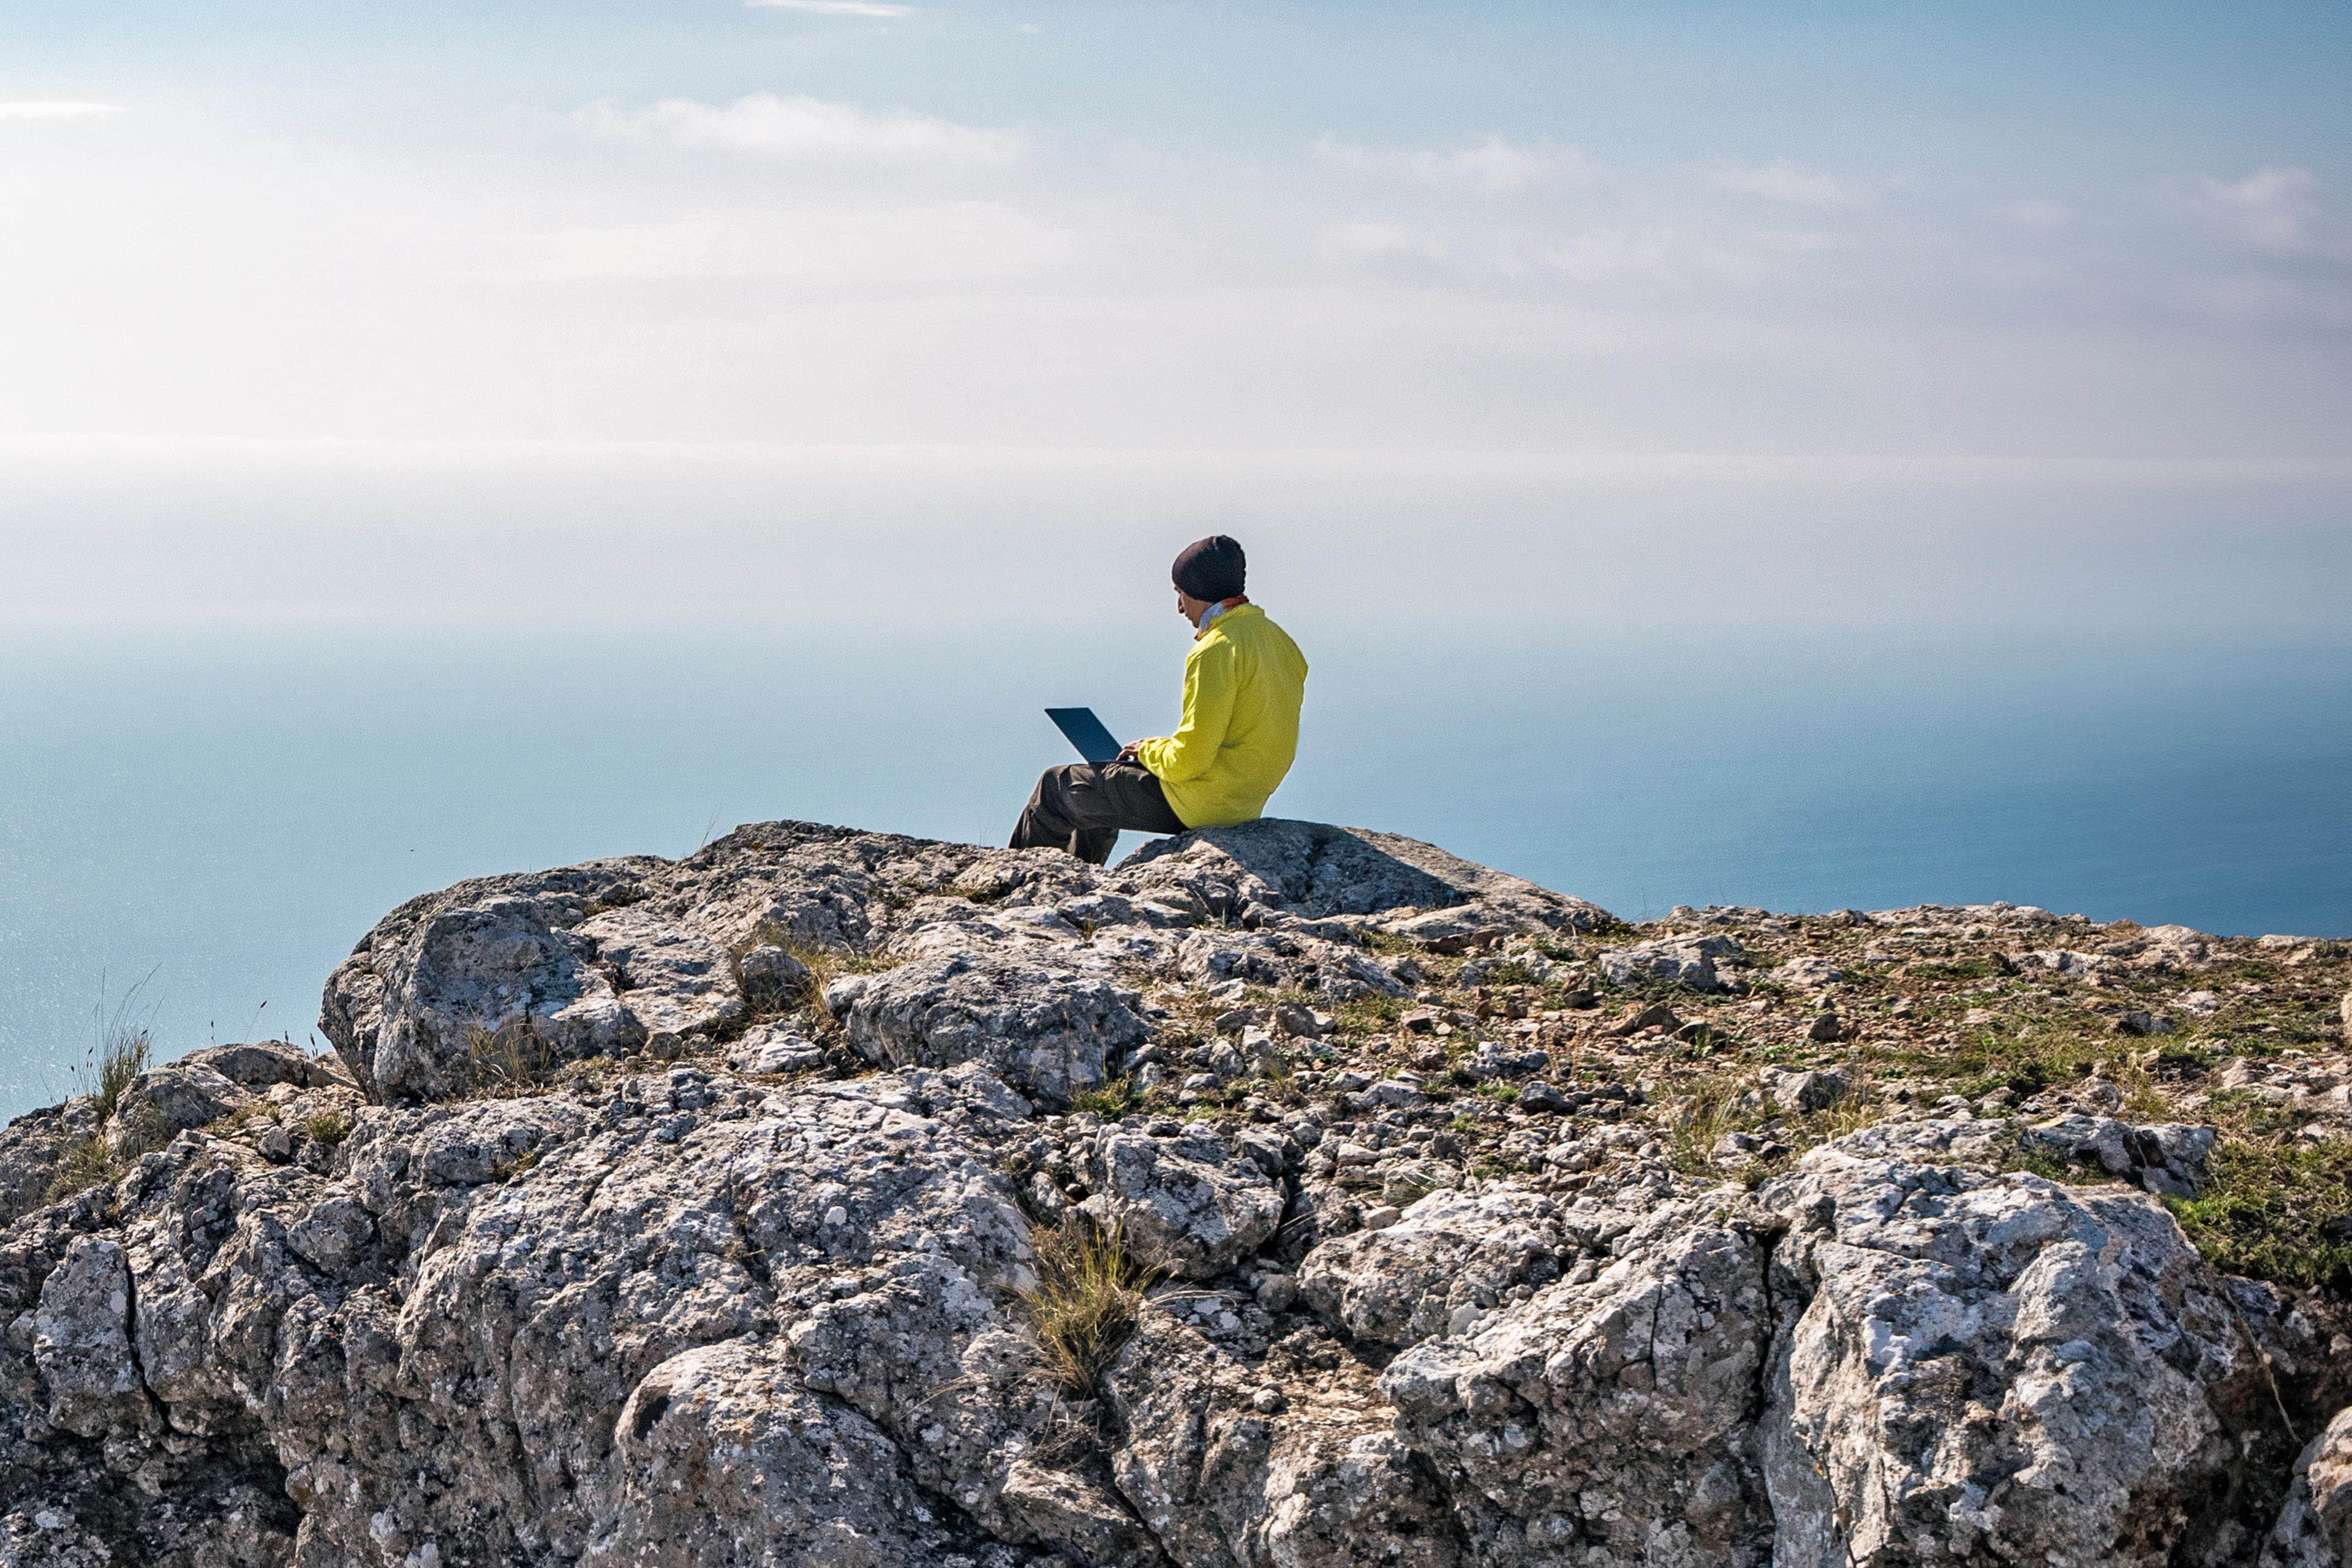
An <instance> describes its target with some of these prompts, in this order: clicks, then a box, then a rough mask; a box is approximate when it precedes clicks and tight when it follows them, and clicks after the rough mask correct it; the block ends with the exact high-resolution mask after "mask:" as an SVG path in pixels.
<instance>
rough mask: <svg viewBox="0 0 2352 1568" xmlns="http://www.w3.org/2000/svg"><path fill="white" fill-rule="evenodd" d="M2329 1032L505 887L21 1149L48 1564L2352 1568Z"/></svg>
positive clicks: (1841, 944)
mask: <svg viewBox="0 0 2352 1568" xmlns="http://www.w3.org/2000/svg"><path fill="white" fill-rule="evenodd" d="M2347 972H2352V955H2347V950H2346V948H2345V947H2344V946H2343V945H2342V944H2335V943H2326V942H2297V941H2291V940H2288V939H2281V938H2263V939H2261V940H2260V941H2259V942H2254V941H2242V940H2241V941H2223V940H2221V939H2218V938H2213V937H2209V936H2204V935H2201V934H2200V933H2197V932H2193V931H2184V930H2181V929H2179V928H2158V929H2156V930H2142V929H2140V928H2138V927H2136V926H2130V925H2129V924H2128V923H2127V922H2126V923H2123V924H2117V925H2111V926H2096V925H2093V924H2092V923H2091V922H2089V921H2084V920H2081V919H2080V918H2076V917H2066V918H2061V917H2054V916H2052V915H2050V914H2049V913H2047V912H2046V911H2042V910H2030V909H2019V908H2015V907H2011V906H2006V905H1995V906H1990V907H1973V908H1967V909H1935V908H1929V909H1916V910H1898V911H1891V912H1883V913H1878V914H1862V913H1859V912H1852V911H1849V912H1846V913H1843V914H1838V915H1833V916H1829V917H1809V918H1804V919H1797V918H1790V917H1776V916H1772V915H1769V914H1767V913H1766V912H1764V911H1762V910H1721V909H1710V910H1677V911H1675V915H1674V916H1673V917H1671V918H1670V919H1668V920H1666V921H1660V922H1655V923H1654V924H1651V925H1648V926H1644V927H1641V928H1633V927H1628V926H1624V925H1622V924H1621V923H1620V922H1618V921H1614V920H1613V919H1612V918H1611V917H1610V916H1609V915H1608V914H1606V913H1605V912H1604V911H1602V910H1599V909H1596V908H1594V907H1593V906H1592V905H1591V904H1588V903H1585V902H1582V901H1581V900H1576V899H1573V898H1566V897H1562V896H1559V895H1557V894H1554V893H1551V892H1549V891H1546V890H1544V889H1539V888H1537V887H1534V886H1532V885H1531V884H1528V883H1527V882H1524V881H1521V880H1519V879H1515V878H1511V877H1508V876H1505V875H1502V874H1500V873H1498V872H1495V871H1492V870H1488V869H1486V868H1482V867H1478V866H1475V865H1471V864H1469V863H1467V862H1465V861H1463V860H1460V859H1458V858H1454V857H1452V856H1450V855H1447V854H1445V853H1444V852H1443V851H1440V850H1437V849H1434V848H1432V847H1429V846H1426V845H1422V844H1417V843H1414V842H1412V841H1410V840H1406V839H1402V838H1396V837H1389V836H1386V835H1381V834H1376V833H1366V832H1359V831H1353V830H1343V829H1339V828H1332V827H1325V826H1317V825H1312V824H1305V823H1291V822H1265V823H1257V824H1253V825H1250V826H1246V827H1242V828H1234V829H1219V830H1214V831H1210V832H1204V833H1199V834H1192V835H1187V836H1184V837H1179V838H1175V839H1170V840H1164V841H1160V842H1155V843H1153V844H1150V845H1148V846H1147V847H1145V848H1144V849H1143V850H1142V851H1140V852H1139V853H1138V854H1137V855H1136V856H1134V857H1133V858H1130V859H1129V860H1128V861H1126V862H1124V863H1123V864H1121V865H1120V866H1118V867H1117V868H1112V869H1108V870H1101V871H1097V870H1095V869H1093V868H1088V867H1086V866H1083V865H1080V864H1078V863H1076V862H1075V861H1073V860H1071V859H1069V858H1066V857H1064V856H1061V855H1058V854H1055V853H1053V852H1047V851H1031V852H1019V853H1016V852H1013V851H1006V850H987V849H980V848H974V847H967V846H959V845H947V844H933V843H925V842H919V841H915V840H910V839H906V838H899V837H888V836H884V835H877V834H866V833H856V832H849V831H844V830H840V829H835V828H827V827H818V826H810V825H806V824H799V823H773V824H765V825H761V826H753V827H747V828H743V829H740V830H739V831H738V832H736V833H734V834H733V835H730V837H727V838H724V839H721V840H719V841H718V842H716V843H714V844H712V845H710V846H709V847H706V848H705V849H703V850H701V851H700V852H698V853H697V854H696V855H694V856H692V857H690V858H687V859H684V860H680V861H675V862H670V861H663V860H658V859H654V858H625V859H616V860H606V861H599V862H594V863H592V864H589V865H585V866H576V867H571V868H564V869H562V870H557V871H551V872H543V873H536V874H530V875H516V876H505V877H494V878H488V879H481V880H478V881H472V882H467V883H462V884H460V885H458V886H457V887H455V888H452V889H447V890H446V891H445V892H442V893H438V894H435V895H431V896H429V897H425V898H421V899H417V900H413V901H411V902H410V903H408V904H406V905H404V906H403V907H402V908H400V909H399V910H394V911H393V912H392V913H391V914H390V915H388V916H387V917H385V919H384V920H383V921H382V922H381V923H380V924H379V925H378V926H377V927H376V928H375V930H374V931H371V932H370V933H369V934H368V935H367V937H366V938H365V939H364V940H363V941H362V942H361V943H360V945H359V947H358V948H357V950H356V951H355V952H353V953H352V957H351V958H350V959H349V960H348V961H347V962H346V963H343V964H342V965H341V967H340V968H339V969H338V970H337V971H336V972H335V973H334V975H333V976H332V978H331V980H330V981H329V983H328V984H327V988H326V995H325V999H324V1003H323V1008H322V1013H323V1017H322V1026H323V1028H324V1030H325V1032H326V1034H327V1035H328V1037H330V1038H331V1041H332V1043H333V1045H334V1047H335V1051H336V1057H335V1058H310V1057H307V1056H305V1055H304V1054H302V1053H301V1052H299V1050H296V1049H293V1048H291V1047H287V1046H284V1045H282V1044H281V1045H278V1046H268V1045H254V1046H236V1047H222V1048H219V1049H215V1050H208V1051H203V1052H199V1053H197V1054H196V1055H194V1056H193V1057H190V1058H185V1059H184V1060H182V1061H180V1062H177V1063H174V1064H172V1065H170V1066H167V1067H163V1068H156V1069H154V1070H152V1071H149V1072H146V1073H144V1074H143V1075H142V1076H140V1077H138V1078H137V1079H133V1080H132V1081H131V1082H130V1083H129V1084H127V1085H118V1086H116V1087H115V1089H114V1091H113V1092H110V1094H109V1095H107V1096H106V1097H105V1098H103V1099H95V1098H85V1099H81V1100H74V1101H70V1102H68V1104H66V1105H64V1106H60V1107H57V1108H54V1109H52V1110H45V1111H40V1112H36V1113H34V1114H33V1115H30V1116H27V1117H25V1118H22V1119H20V1120H19V1121H17V1122H16V1123H15V1124H13V1125H12V1126H11V1127H9V1128H8V1129H7V1131H5V1134H0V1227H5V1228H0V1322H5V1324H6V1333H5V1342H0V1563H8V1564H26V1565H30V1564H42V1565H53V1568H66V1565H68V1564H72V1565H76V1568H79V1565H85V1564H96V1563H152V1564H173V1565H182V1564H184V1565H188V1568H195V1565H205V1568H211V1565H214V1564H230V1563H236V1564H281V1563H299V1564H303V1565H305V1568H324V1565H327V1564H342V1563H370V1564H386V1565H401V1568H434V1565H436V1564H439V1565H449V1568H455V1565H458V1564H493V1563H495V1564H531V1565H541V1564H575V1563H576V1564H594V1565H598V1568H619V1565H621V1564H645V1565H652V1564H665V1565H667V1564H694V1565H701V1564H708V1565H710V1568H719V1565H720V1564H746V1565H748V1564H755V1563H756V1564H778V1565H781V1564H799V1563H812V1564H814V1563H823V1564H826V1565H827V1568H881V1565H886V1564H892V1565H895V1564H940V1565H943V1568H948V1565H960V1568H982V1565H985V1568H1016V1565H1043V1564H1048V1563H1058V1564H1112V1563H1116V1564H1118V1568H1146V1565H1162V1564H1177V1565H1181V1568H1309V1565H1312V1568H1322V1565H1326V1564H1329V1565H1337V1564H1365V1565H1370V1564H1382V1565H1425V1568H1457V1565H1459V1568H1468V1565H1472V1564H1478V1565H1496V1568H1502V1565H1517V1564H1538V1563H1543V1564H1551V1563H1559V1564H1591V1565H1595V1568H1598V1565H1603V1564H1632V1563H1645V1564H1661V1565H1663V1564H1676V1565H1681V1564H1687V1565H1690V1568H1698V1565H1702V1564H1706V1565H1717V1564H1763V1563H1773V1564H1778V1565H1780V1568H1829V1565H1832V1564H1834V1565H1837V1568H1860V1565H1867V1568H1894V1565H1896V1564H1912V1563H1921V1564H1925V1563H2034V1564H2048V1565H2051V1568H2068V1565H2073V1568H2091V1565H2094V1564H2129V1565H2150V1568H2152V1565H2156V1564H2167V1565H2172V1568H2188V1565H2191V1564H2225V1563H2247V1564H2251V1563H2268V1564H2272V1565H2273V1568H2318V1565H2321V1564H2345V1563H2352V1412H2347V1411H2346V1410H2345V1406H2346V1405H2347V1401H2352V1340H2347V1337H2346V1336H2345V1332H2344V1314H2343V1312H2342V1310H2341V1307H2340V1303H2341V1302H2342V1300H2343V1299H2344V1294H2345V1289H2346V1286H2347V1265H2352V1156H2347V1151H2352V1108H2347V1100H2346V1097H2347V1089H2346V1085H2347V1081H2352V1071H2348V1070H2347V1069H2348V1068H2352V1064H2347V1058H2346V1055H2345V1043H2344V1039H2343V1033H2342V1032H2343V1030H2344V1028H2345V1027H2346V1026H2347V1022H2352V1018H2347V1017H2343V1016H2339V1015H2338V1011H2337V1009H2338V1005H2339V1003H2338V998H2339V997H2341V996H2343V994H2344V993H2345V992H2346V991H2347V986H2352V977H2348V976H2347ZM2342 1005H2343V1006H2344V1007H2345V1008H2347V1010H2352V998H2347V999H2346V1000H2345V1001H2344V1002H2343V1003H2342Z"/></svg>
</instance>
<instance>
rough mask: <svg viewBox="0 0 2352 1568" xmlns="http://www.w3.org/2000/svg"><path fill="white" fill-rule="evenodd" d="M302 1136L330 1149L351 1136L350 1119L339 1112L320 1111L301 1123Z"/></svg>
mask: <svg viewBox="0 0 2352 1568" xmlns="http://www.w3.org/2000/svg"><path fill="white" fill-rule="evenodd" d="M302 1132H303V1135H304V1136H305V1137H307V1138H309V1139H310V1141H311V1142H314V1143H323V1144H325V1145H326V1146H327V1147H328V1148H330V1149H331V1148H333V1147H334V1146H335V1145H336V1144H338V1143H340V1142H342V1141H343V1140H344V1139H346V1138H348V1137H350V1136H351V1135H352V1119H351V1116H350V1115H349V1113H347V1112H345V1111H341V1110H322V1111H320V1113H319V1114H318V1115H316V1116H313V1117H311V1118H310V1120H309V1121H305V1122H304V1123H302Z"/></svg>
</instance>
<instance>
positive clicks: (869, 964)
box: [727, 921, 898, 1029]
mask: <svg viewBox="0 0 2352 1568" xmlns="http://www.w3.org/2000/svg"><path fill="white" fill-rule="evenodd" d="M758 947H777V948H782V949H783V951H784V952H788V953H790V954H792V956H793V958H794V959H796V960H798V961H799V963H800V965H801V967H802V968H803V969H805V970H807V971H808V979H807V980H806V981H804V982H803V983H802V984H801V986H800V987H799V989H798V990H796V991H793V992H789V993H785V994H769V993H768V992H767V991H766V989H765V988H761V987H755V986H751V985H747V984H745V983H744V977H743V968H742V965H743V956H744V954H746V953H748V952H751V950H752V949H753V948H758ZM897 963H898V961H897V960H896V959H894V958H891V957H889V956H888V955H887V954H884V953H879V952H835V950H834V949H832V948H829V947H812V946H810V945H809V944H807V943H805V942H800V941H797V940H796V939H794V938H793V935H792V934H791V933H790V932H788V931H785V930H784V929H783V928H782V926H779V925H776V924H774V923H773V922H772V921H761V923H760V924H759V926H758V927H757V928H755V929H754V930H753V931H752V932H751V935H750V936H749V937H747V938H745V939H744V940H743V941H741V942H738V943H736V944H735V948H734V950H733V951H732V952H730V953H729V955H728V959H727V965H728V974H729V977H730V979H732V980H733V981H734V982H735V988H736V990H738V991H739V992H740V993H741V994H742V995H743V999H744V1001H745V1002H746V1003H747V1004H749V1005H750V1006H751V1009H752V1011H753V1012H754V1013H756V1014H757V1015H759V1016H761V1017H771V1018H773V1017H784V1016H789V1015H791V1014H793V1013H799V1014H801V1015H802V1016H803V1019H804V1021H805V1022H806V1023H807V1025H808V1026H809V1027H811V1028H813V1029H821V1028H823V1027H824V1026H826V1025H827V1024H830V1023H831V1022H832V1021H833V1016H832V1015H831V1014H829V1013H827V1012H826V1011H825V1007H824V988H825V987H826V986H828V985H830V984H833V983H834V982H835V980H837V979H839V978H840V977H841V976H843V975H845V974H875V973H880V972H881V971H883V970H886V969H890V968H893V967H895V966H896V965H897Z"/></svg>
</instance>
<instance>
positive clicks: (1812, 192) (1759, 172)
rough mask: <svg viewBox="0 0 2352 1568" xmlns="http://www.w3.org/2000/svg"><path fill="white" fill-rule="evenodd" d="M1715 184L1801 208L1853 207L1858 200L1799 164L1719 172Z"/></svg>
mask: <svg viewBox="0 0 2352 1568" xmlns="http://www.w3.org/2000/svg"><path fill="white" fill-rule="evenodd" d="M1714 181H1715V184H1717V185H1719V186H1721V187H1722V188H1723V189H1725V190H1727V191H1737V192H1738V193H1739V194H1740V195H1748V196H1761V197H1763V198H1764V199H1765V200H1766V201H1772V202H1786V203H1788V204H1789V205H1790V206H1800V207H1843V206H1852V205H1853V204H1854V203H1855V202H1856V201H1858V200H1860V199H1861V193H1859V192H1856V191H1854V190H1853V189H1851V188H1850V187H1848V186H1846V185H1843V184H1839V183H1838V182H1837V181H1836V180H1833V179H1832V178H1831V177H1830V176H1829V175H1827V174H1822V172H1821V171H1820V170H1819V169H1808V168H1806V167H1804V166H1803V165H1802V164H1799V163H1785V162H1784V163H1769V164H1766V165H1765V166H1763V167H1762V168H1754V169H1750V168H1740V167H1733V168H1728V169H1718V170H1717V171H1716V173H1715V175H1714Z"/></svg>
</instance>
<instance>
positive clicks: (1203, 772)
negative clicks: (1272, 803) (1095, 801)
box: [1136, 605, 1307, 827]
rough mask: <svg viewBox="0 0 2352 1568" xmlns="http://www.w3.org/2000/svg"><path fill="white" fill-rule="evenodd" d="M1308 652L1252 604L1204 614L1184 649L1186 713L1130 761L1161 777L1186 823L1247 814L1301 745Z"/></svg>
mask: <svg viewBox="0 0 2352 1568" xmlns="http://www.w3.org/2000/svg"><path fill="white" fill-rule="evenodd" d="M1306 695H1307V659H1306V657H1305V656H1304V655H1303V654H1301V653H1300V652H1299V651H1298V645H1297V643H1295V642H1292V641H1291V640H1290V637H1289V635H1288V634H1287V633H1286V632H1285V631H1284V630H1283V629H1282V628H1281V627H1280V626H1276V625H1275V624H1274V623H1273V622H1272V621H1269V620H1267V619H1266V618H1265V611H1264V610H1261V609H1259V608H1258V607H1257V606H1256V605H1235V606H1234V608H1232V609H1230V610H1227V611H1226V612H1225V613H1224V614H1223V615H1221V616H1218V617H1217V618H1216V619H1215V620H1213V621H1211V622H1210V623H1209V629H1208V630H1207V631H1205V632H1202V633H1199V634H1198V635H1197V636H1195V637H1194V638H1193V640H1192V652H1191V653H1190V654H1188V655H1186V656H1185V658H1184V721H1183V722H1182V723H1181V724H1179V725H1178V726H1177V727H1176V732H1175V733H1174V734H1173V735H1167V736H1163V737H1161V738H1160V739H1158V740H1152V741H1145V742H1140V743H1139V744H1138V745H1137V747H1136V760H1137V761H1139V762H1140V763H1142V764H1143V765H1144V766H1145V767H1147V768H1149V769H1150V770H1151V771H1152V773H1155V774H1156V775H1158V777H1159V779H1160V789H1161V791H1162V792H1163V793H1165V794H1166V795H1167V796H1168V806H1169V809H1170V810H1171V811H1173V812H1174V813H1175V814H1176V816H1177V818H1178V819H1179V820H1180V821H1181V822H1182V823H1183V824H1184V826H1187V827H1222V826H1225V825H1226V824H1228V823H1234V822H1249V821H1252V820H1254V819H1255V818H1256V817H1257V816H1259V815H1260V814H1262V813H1263V812H1264V811H1265V802H1266V797H1267V796H1269V795H1272V794H1274V787H1275V785H1276V784H1280V783H1281V782H1282V775H1283V774H1285V773H1288V772H1289V771H1290V763H1291V759H1292V758H1294V757H1296V756H1297V754H1298V704H1299V702H1300V701H1301V700H1302V699H1304V698H1305V696H1306Z"/></svg>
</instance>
